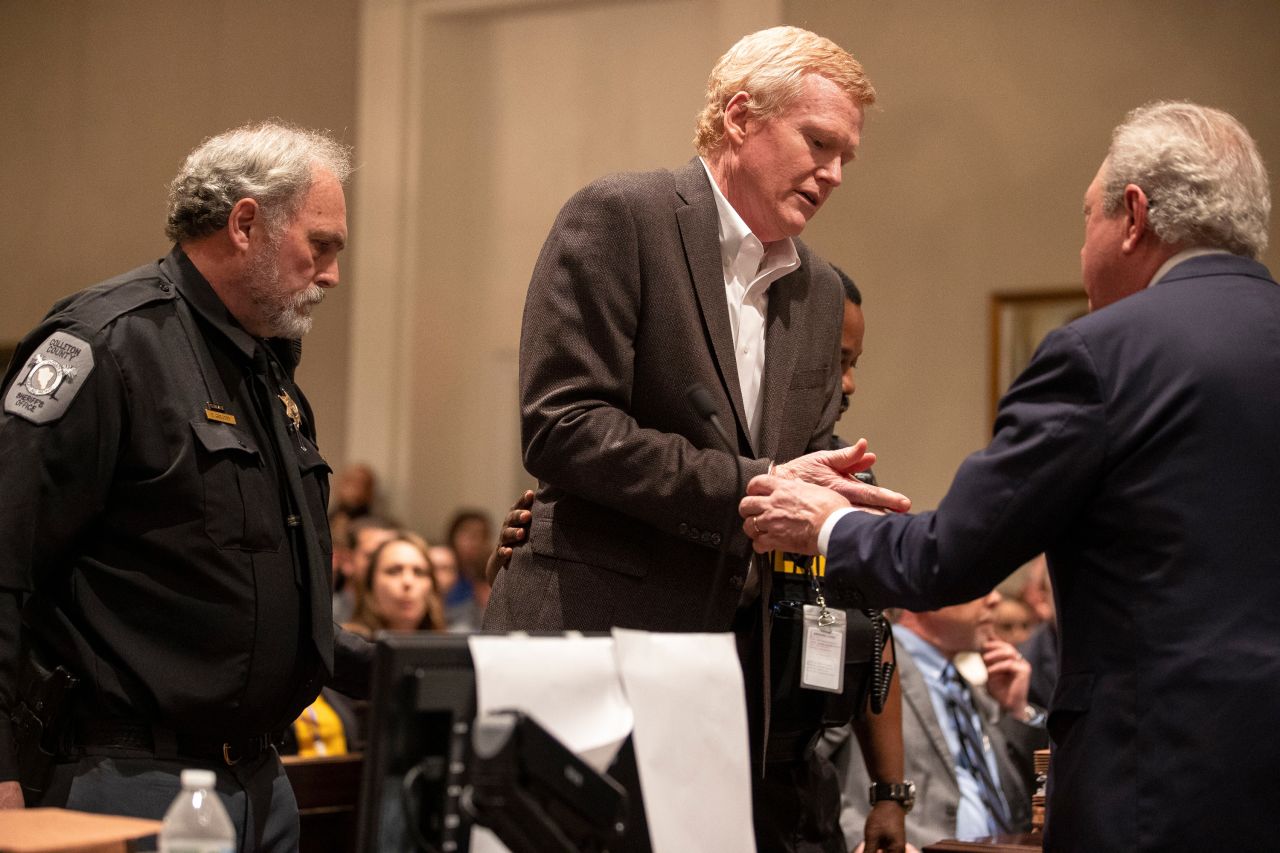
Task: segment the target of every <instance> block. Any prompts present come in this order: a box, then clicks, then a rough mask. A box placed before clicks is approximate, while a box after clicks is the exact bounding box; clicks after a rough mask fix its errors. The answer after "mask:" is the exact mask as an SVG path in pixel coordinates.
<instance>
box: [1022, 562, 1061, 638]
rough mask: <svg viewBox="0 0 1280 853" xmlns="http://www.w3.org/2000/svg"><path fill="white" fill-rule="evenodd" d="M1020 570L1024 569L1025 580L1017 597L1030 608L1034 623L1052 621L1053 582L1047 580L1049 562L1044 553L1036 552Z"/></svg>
mask: <svg viewBox="0 0 1280 853" xmlns="http://www.w3.org/2000/svg"><path fill="white" fill-rule="evenodd" d="M1022 570H1025V571H1026V580H1025V582H1024V583H1023V585H1022V589H1021V591H1020V593H1019V595H1018V597H1019V598H1021V599H1022V600H1023V602H1025V603H1026V605H1027V607H1030V608H1031V612H1032V614H1034V616H1035V623H1034V624H1036V625H1039V624H1042V623H1044V622H1051V621H1053V618H1054V613H1053V584H1052V583H1050V582H1049V564H1048V562H1047V561H1046V560H1045V556H1044V554H1037V555H1036V556H1035V557H1033V558H1032V559H1031V560H1030V562H1028V563H1027V564H1026V565H1024V566H1023V567H1022Z"/></svg>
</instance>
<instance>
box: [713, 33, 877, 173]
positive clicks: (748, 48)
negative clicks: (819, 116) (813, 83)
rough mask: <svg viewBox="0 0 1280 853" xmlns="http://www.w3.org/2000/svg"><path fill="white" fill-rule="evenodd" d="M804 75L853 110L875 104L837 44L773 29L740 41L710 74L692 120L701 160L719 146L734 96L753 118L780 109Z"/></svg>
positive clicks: (813, 35) (801, 84)
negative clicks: (836, 91)
mask: <svg viewBox="0 0 1280 853" xmlns="http://www.w3.org/2000/svg"><path fill="white" fill-rule="evenodd" d="M809 74H817V75H819V76H822V77H825V78H827V79H828V80H830V81H831V82H832V83H835V84H836V85H837V86H839V87H840V89H841V90H843V91H844V92H845V93H846V94H848V96H849V97H850V98H851V99H852V100H853V102H854V103H855V104H857V105H858V106H859V107H867V106H870V105H871V104H874V103H875V102H876V90H875V89H874V88H873V87H872V85H871V81H869V80H868V79H867V75H866V74H865V73H864V72H863V70H862V65H861V64H859V62H858V60H856V59H854V58H853V57H852V56H850V55H849V54H848V52H846V51H845V50H844V49H843V48H841V47H840V46H839V45H838V44H836V43H835V42H833V41H831V40H830V39H828V38H823V37H822V36H820V35H817V34H816V33H811V32H809V31H808V30H802V29H800V28H799V27H773V28H771V29H767V30H760V31H759V32H756V33H752V34H751V35H749V36H743V37H742V38H741V39H739V41H738V43H737V44H735V45H734V46H733V47H731V48H729V50H728V52H726V53H725V55H724V56H722V57H720V60H719V61H718V62H716V65H715V67H714V68H712V69H711V76H710V77H708V78H707V99H706V105H705V106H704V107H703V108H702V112H701V114H699V116H698V126H697V129H696V130H695V131H694V135H693V145H694V147H695V148H697V149H698V153H699V154H701V155H703V156H706V155H708V154H710V153H711V152H713V151H715V150H716V149H717V148H719V147H720V146H721V144H722V143H723V141H724V109H725V106H726V105H727V104H728V103H729V101H730V99H732V98H733V96H734V95H736V94H737V93H738V92H746V93H747V94H748V95H750V96H751V99H750V101H748V103H747V109H748V111H749V114H750V115H751V116H752V117H753V118H757V119H759V118H767V117H769V116H771V115H775V114H777V113H779V112H781V111H782V110H783V109H785V108H786V107H787V106H788V105H789V104H790V103H791V102H792V101H794V100H796V98H798V97H799V96H800V94H801V93H802V92H803V90H804V78H805V77H806V76H807V75H809Z"/></svg>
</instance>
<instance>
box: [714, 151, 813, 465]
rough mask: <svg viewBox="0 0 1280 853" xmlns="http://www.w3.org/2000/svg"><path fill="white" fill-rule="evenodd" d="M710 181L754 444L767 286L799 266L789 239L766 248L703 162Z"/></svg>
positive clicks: (735, 348)
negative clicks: (717, 214)
mask: <svg viewBox="0 0 1280 853" xmlns="http://www.w3.org/2000/svg"><path fill="white" fill-rule="evenodd" d="M701 162H702V168H704V169H706V170H707V178H708V179H710V181H711V192H712V194H713V195H714V196H715V199H716V210H717V211H718V213H719V219H720V229H719V235H720V263H721V267H722V269H723V271H724V290H725V300H726V301H727V302H728V304H729V328H730V329H732V330H733V354H734V358H735V360H736V361H737V363H738V384H739V388H740V389H741V391H742V408H743V411H744V413H745V414H746V416H747V432H748V434H749V435H750V436H751V441H752V443H753V444H754V443H756V442H758V441H759V439H760V407H761V396H760V385H761V382H762V381H763V378H764V355H765V353H764V342H765V332H766V322H767V320H768V316H769V285H771V284H773V283H774V282H775V281H777V280H778V279H780V278H782V277H783V276H784V275H786V274H787V273H789V272H791V271H792V270H794V269H797V268H798V267H799V266H800V256H799V255H798V254H796V246H795V243H793V242H792V240H791V238H790V237H787V238H785V239H782V240H777V241H775V242H773V243H770V244H769V245H768V246H765V245H764V244H763V243H761V242H760V240H759V238H758V237H756V235H754V234H752V233H751V229H750V228H748V227H747V223H745V222H743V221H742V217H741V216H739V215H738V212H737V211H736V210H734V209H733V205H731V204H729V200H728V199H726V198H725V197H724V193H722V192H721V191H720V187H719V186H718V185H717V184H716V179H715V176H714V175H712V174H711V169H710V167H709V166H707V161H706V160H702V161H701Z"/></svg>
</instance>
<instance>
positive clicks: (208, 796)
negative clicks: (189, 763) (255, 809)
mask: <svg viewBox="0 0 1280 853" xmlns="http://www.w3.org/2000/svg"><path fill="white" fill-rule="evenodd" d="M217 781H218V777H217V776H216V775H215V774H214V772H213V771H212V770H183V771H182V791H181V793H179V794H178V797H177V799H175V800H174V801H173V805H171V806H169V810H168V811H167V812H165V813H164V825H163V826H161V828H160V853H235V850H236V830H235V827H234V826H232V825H231V818H229V817H227V810H226V809H225V808H223V807H222V800H220V799H218V793H217V791H215V790H214V785H215V783H216V782H217Z"/></svg>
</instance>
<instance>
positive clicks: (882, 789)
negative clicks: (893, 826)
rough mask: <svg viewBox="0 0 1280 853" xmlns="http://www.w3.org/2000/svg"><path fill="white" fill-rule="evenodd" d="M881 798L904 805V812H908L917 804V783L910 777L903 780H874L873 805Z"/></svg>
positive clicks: (872, 789)
mask: <svg viewBox="0 0 1280 853" xmlns="http://www.w3.org/2000/svg"><path fill="white" fill-rule="evenodd" d="M881 800H893V801H894V802H895V803H897V804H898V805H900V806H902V813H903V814H907V813H909V812H910V811H911V807H912V806H914V805H915V804H916V783H915V782H912V781H911V780H910V779H905V780H903V781H901V782H872V783H871V805H873V806H874V805H875V804H876V803H878V802H880V801H881Z"/></svg>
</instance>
